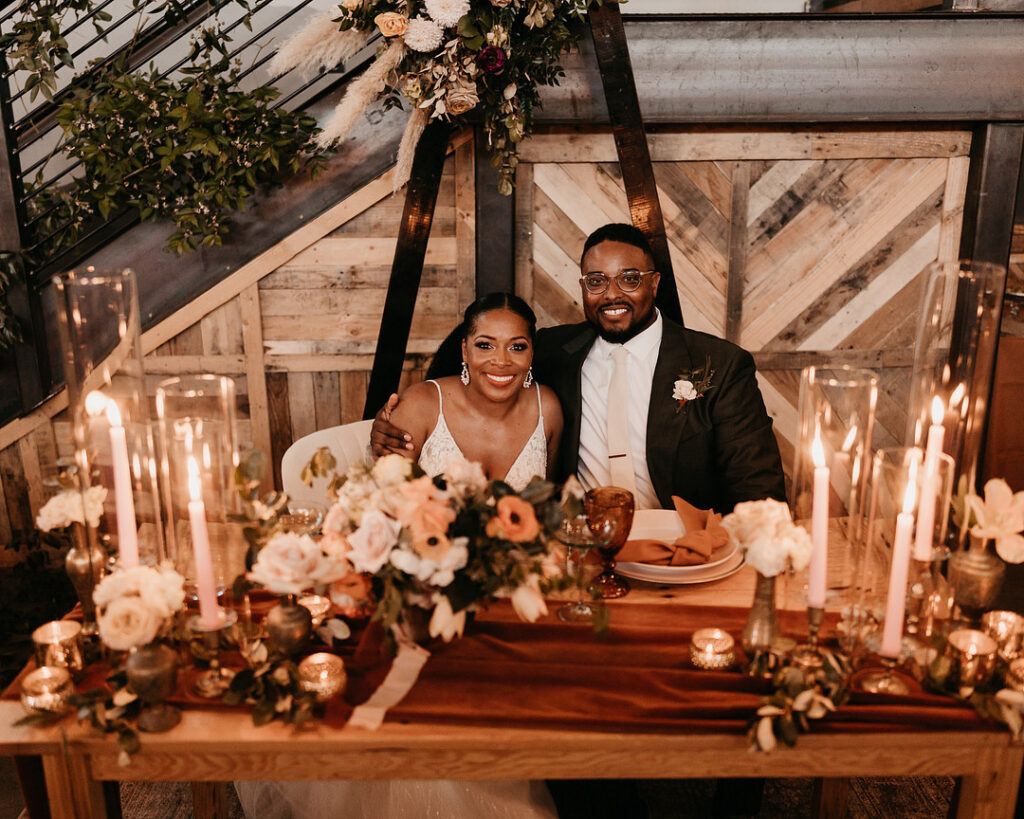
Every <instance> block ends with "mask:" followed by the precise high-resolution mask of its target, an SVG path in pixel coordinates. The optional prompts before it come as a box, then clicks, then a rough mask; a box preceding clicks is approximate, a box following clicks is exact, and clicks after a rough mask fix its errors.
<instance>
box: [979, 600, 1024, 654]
mask: <svg viewBox="0 0 1024 819" xmlns="http://www.w3.org/2000/svg"><path fill="white" fill-rule="evenodd" d="M981 628H982V631H984V632H985V633H986V634H987V635H988V636H989V637H991V638H992V639H993V640H995V641H996V643H997V644H998V646H999V656H1000V657H1002V658H1003V659H1005V660H1012V659H1014V658H1016V657H1017V656H1018V655H1019V654H1020V650H1021V644H1022V643H1024V617H1021V616H1020V615H1019V614H1017V612H1015V611H990V612H986V613H985V614H984V615H983V616H982V618H981Z"/></svg>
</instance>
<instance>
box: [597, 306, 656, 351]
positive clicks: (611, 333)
mask: <svg viewBox="0 0 1024 819" xmlns="http://www.w3.org/2000/svg"><path fill="white" fill-rule="evenodd" d="M653 321H654V307H653V306H652V307H651V309H650V311H649V312H648V313H647V315H646V316H642V317H641V318H638V319H637V320H636V321H634V322H633V323H632V324H630V325H629V327H627V328H626V329H625V330H606V329H605V328H604V327H602V326H601V324H600V322H591V323H592V324H593V325H594V328H595V329H596V330H597V334H598V335H599V336H601V338H603V339H604V340H605V341H607V342H608V343H609V344H625V343H626V342H627V341H629V340H630V339H631V338H633V337H634V336H637V335H639V334H640V333H642V332H643V331H644V330H646V329H647V328H648V327H650V326H651V324H652V323H653Z"/></svg>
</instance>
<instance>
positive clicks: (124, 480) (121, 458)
mask: <svg viewBox="0 0 1024 819" xmlns="http://www.w3.org/2000/svg"><path fill="white" fill-rule="evenodd" d="M106 413H107V420H108V421H109V422H110V452H111V458H112V461H113V467H114V505H115V508H116V510H117V550H118V552H119V553H120V555H121V568H122V569H132V568H134V567H136V566H138V565H139V536H138V531H137V530H136V528H135V498H134V497H133V496H132V474H131V469H130V467H129V465H128V436H127V435H126V434H125V431H124V426H122V424H121V413H120V411H118V409H117V404H116V403H114V401H107V407H106Z"/></svg>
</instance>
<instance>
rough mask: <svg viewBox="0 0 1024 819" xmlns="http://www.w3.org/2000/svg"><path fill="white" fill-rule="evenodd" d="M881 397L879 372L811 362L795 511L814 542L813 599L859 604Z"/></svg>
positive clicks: (818, 603) (805, 379)
mask: <svg viewBox="0 0 1024 819" xmlns="http://www.w3.org/2000/svg"><path fill="white" fill-rule="evenodd" d="M877 403H878V376H877V375H875V373H873V372H871V371H870V370H862V369H855V368H852V367H834V368H825V367H806V368H805V369H804V370H803V372H802V373H801V376H800V429H799V440H798V445H797V448H796V459H795V463H794V467H793V492H792V501H793V519H794V520H795V521H796V522H797V523H800V524H801V525H803V526H805V527H806V528H807V529H808V531H809V532H810V533H811V539H812V541H813V544H814V551H813V556H812V559H811V567H810V571H809V581H808V586H807V604H808V608H809V609H812V610H820V609H823V608H824V607H825V606H826V605H828V606H829V607H831V606H834V605H836V604H841V605H842V606H844V607H845V608H846V609H847V615H846V616H847V617H849V616H850V609H851V607H852V604H853V600H852V597H853V589H854V586H855V580H856V576H855V566H856V562H857V549H858V546H857V544H858V543H859V542H860V538H861V529H862V527H863V521H864V514H865V494H864V493H865V488H866V485H867V472H868V466H869V460H870V457H871V438H872V432H873V428H874V423H875V409H876V406H877Z"/></svg>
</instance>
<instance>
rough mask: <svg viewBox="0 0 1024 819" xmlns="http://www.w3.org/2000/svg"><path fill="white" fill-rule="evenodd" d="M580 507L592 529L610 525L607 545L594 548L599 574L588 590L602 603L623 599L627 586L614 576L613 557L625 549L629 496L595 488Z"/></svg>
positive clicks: (629, 522)
mask: <svg viewBox="0 0 1024 819" xmlns="http://www.w3.org/2000/svg"><path fill="white" fill-rule="evenodd" d="M583 507H584V509H586V512H587V519H588V520H589V521H590V523H591V525H592V526H597V527H601V528H603V526H604V524H605V523H610V524H611V532H609V536H608V541H607V543H604V544H602V545H600V546H598V547H597V553H598V554H599V555H600V556H601V567H602V568H601V574H599V575H598V576H597V577H595V578H594V582H593V584H592V588H596V589H598V590H599V591H600V592H601V597H603V598H604V599H606V600H608V599H612V598H616V597H625V596H626V595H627V594H629V583H627V582H626V581H625V580H624V579H623V578H621V577H619V576H618V575H617V574H615V555H617V554H618V553H619V551H620V550H621V549H622V547H623V546H625V545H626V538H627V537H629V530H630V528H631V527H632V525H633V508H634V501H633V493H632V492H630V491H628V490H626V489H620V488H619V487H617V486H599V487H597V488H596V489H591V490H590V491H589V492H587V494H586V495H584V496H583Z"/></svg>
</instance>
